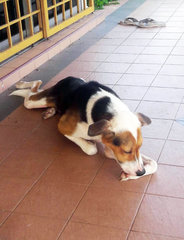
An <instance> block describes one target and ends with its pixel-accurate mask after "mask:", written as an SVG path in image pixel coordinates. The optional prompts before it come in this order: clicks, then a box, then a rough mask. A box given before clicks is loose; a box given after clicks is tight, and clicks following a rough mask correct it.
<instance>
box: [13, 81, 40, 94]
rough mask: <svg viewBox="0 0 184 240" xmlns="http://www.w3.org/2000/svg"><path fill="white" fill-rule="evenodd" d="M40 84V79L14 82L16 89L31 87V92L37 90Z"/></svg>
mask: <svg viewBox="0 0 184 240" xmlns="http://www.w3.org/2000/svg"><path fill="white" fill-rule="evenodd" d="M41 84H42V81H41V80H36V81H32V82H26V81H20V82H18V83H17V84H16V88H18V89H23V88H31V89H33V92H37V91H38V89H39V87H40V85H41Z"/></svg>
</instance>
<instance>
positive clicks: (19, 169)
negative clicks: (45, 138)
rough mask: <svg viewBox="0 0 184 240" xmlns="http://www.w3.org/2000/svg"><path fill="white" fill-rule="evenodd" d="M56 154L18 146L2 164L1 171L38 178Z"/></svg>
mask: <svg viewBox="0 0 184 240" xmlns="http://www.w3.org/2000/svg"><path fill="white" fill-rule="evenodd" d="M54 157H55V156H53V155H52V154H48V153H47V154H46V153H43V152H35V151H29V152H26V151H24V149H20V148H18V149H17V150H15V151H14V152H13V153H12V154H10V155H9V156H8V157H7V158H6V160H5V161H4V162H3V163H2V164H1V165H0V171H1V172H3V174H4V175H6V176H9V177H19V178H27V179H32V180H33V181H34V180H35V179H37V178H38V177H39V176H40V174H41V173H42V172H43V171H44V170H45V169H46V168H47V167H48V166H49V164H50V163H51V162H52V161H53V159H54Z"/></svg>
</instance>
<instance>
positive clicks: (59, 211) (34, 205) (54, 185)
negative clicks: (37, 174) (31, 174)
mask: <svg viewBox="0 0 184 240" xmlns="http://www.w3.org/2000/svg"><path fill="white" fill-rule="evenodd" d="M85 191H86V186H85V185H78V184H71V183H62V182H58V181H57V179H56V178H55V177H54V176H49V177H47V176H45V177H43V178H42V179H41V180H40V181H39V182H38V183H37V184H36V185H35V187H34V188H33V189H32V190H31V191H30V192H29V194H28V195H27V196H26V197H25V198H24V200H23V201H22V202H21V204H20V205H19V206H18V208H17V209H16V212H19V213H26V214H31V215H37V216H45V217H58V218H62V219H67V218H69V217H70V215H71V214H72V212H73V211H74V210H75V208H76V206H77V204H78V202H79V201H80V199H81V198H82V196H83V194H84V192H85Z"/></svg>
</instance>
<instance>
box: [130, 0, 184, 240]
mask: <svg viewBox="0 0 184 240" xmlns="http://www.w3.org/2000/svg"><path fill="white" fill-rule="evenodd" d="M180 5H181V4H180ZM180 5H179V6H180ZM179 6H178V7H177V8H176V9H175V11H174V12H173V14H174V13H175V12H176V11H177V9H178V8H179ZM173 14H172V15H171V16H170V17H169V18H168V20H167V22H168V21H169V19H170V18H171V17H172V16H173ZM157 34H158V33H157ZM157 34H156V35H157ZM181 37H182V35H181V36H180V38H179V39H177V41H176V44H177V42H178V41H179V40H180V39H181ZM176 44H175V45H174V46H173V48H172V50H173V49H174V47H175V46H176ZM172 50H171V52H172ZM171 52H170V53H171ZM169 56H170V54H169V55H168V57H169ZM168 57H167V58H166V60H167V59H168ZM166 60H165V62H166ZM165 62H164V63H165ZM164 63H163V64H162V66H161V68H160V71H161V69H162V67H163V65H164ZM160 71H159V72H160ZM159 72H158V73H157V74H156V76H158V74H159ZM156 76H155V78H156ZM155 78H154V79H153V81H152V83H151V84H150V86H149V87H148V90H149V89H150V88H151V86H152V84H153V82H154V80H155ZM148 90H147V91H146V93H147V92H148ZM146 93H145V94H144V96H143V98H144V97H145V95H146ZM143 98H142V99H141V101H140V103H141V102H142V101H143ZM183 99H184V97H183V98H182V99H181V102H180V105H179V107H180V106H181V104H182V101H183ZM140 103H139V104H138V106H137V107H136V110H137V109H138V107H139V105H140ZM179 107H178V111H179ZM178 111H177V112H176V114H175V116H176V115H177V113H178ZM173 124H174V121H173V123H172V125H171V127H170V131H171V129H172V126H173ZM170 131H169V133H168V135H167V138H168V136H169V134H170ZM166 140H167V139H165V142H164V144H163V146H162V149H161V152H160V154H159V157H158V161H157V162H158V163H159V158H160V156H161V153H162V151H163V148H164V146H165V144H166ZM151 179H152V176H151V177H150V179H149V180H148V184H147V186H146V188H145V191H144V193H143V197H142V201H141V202H140V205H139V206H138V208H137V211H136V214H135V216H134V218H133V221H132V224H131V227H130V231H129V233H128V235H127V238H126V240H128V238H129V236H130V232H131V230H132V228H133V225H134V223H135V220H136V217H137V214H138V212H139V210H140V208H141V206H142V203H143V200H144V198H145V196H146V194H147V190H148V187H149V185H150V182H151Z"/></svg>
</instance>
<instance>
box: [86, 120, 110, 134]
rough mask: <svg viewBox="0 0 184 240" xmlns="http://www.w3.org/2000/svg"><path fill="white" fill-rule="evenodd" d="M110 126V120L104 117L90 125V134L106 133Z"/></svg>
mask: <svg viewBox="0 0 184 240" xmlns="http://www.w3.org/2000/svg"><path fill="white" fill-rule="evenodd" d="M109 127H110V122H109V121H108V120H106V119H102V120H100V121H97V122H95V123H93V124H91V125H90V126H89V128H88V135H89V136H90V137H94V136H98V135H100V134H102V133H104V132H105V131H107V130H108V128H109Z"/></svg>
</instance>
